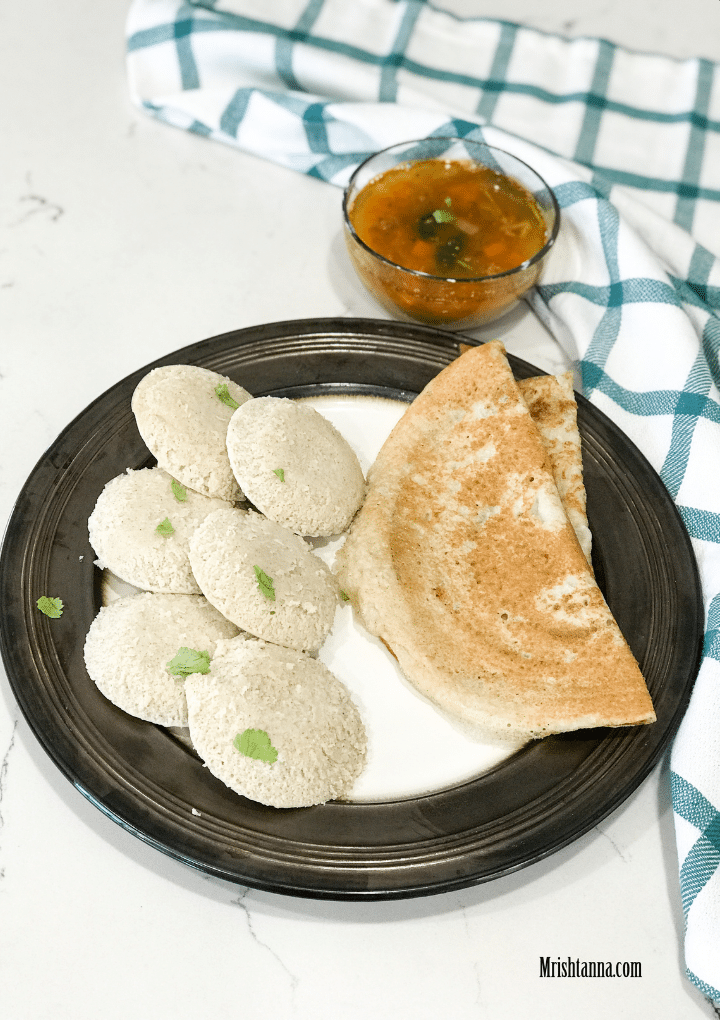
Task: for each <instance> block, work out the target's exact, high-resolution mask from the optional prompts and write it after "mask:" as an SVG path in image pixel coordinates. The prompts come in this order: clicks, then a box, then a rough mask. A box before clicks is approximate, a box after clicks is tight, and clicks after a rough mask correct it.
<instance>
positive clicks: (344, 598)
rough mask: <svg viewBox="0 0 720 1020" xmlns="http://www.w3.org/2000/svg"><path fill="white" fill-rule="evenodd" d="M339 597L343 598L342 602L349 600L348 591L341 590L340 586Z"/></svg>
mask: <svg viewBox="0 0 720 1020" xmlns="http://www.w3.org/2000/svg"><path fill="white" fill-rule="evenodd" d="M340 598H341V599H342V600H343V602H349V601H350V596H349V595H348V593H347V592H346V591H343V590H342V588H341V589H340Z"/></svg>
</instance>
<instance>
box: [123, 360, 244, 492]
mask: <svg viewBox="0 0 720 1020" xmlns="http://www.w3.org/2000/svg"><path fill="white" fill-rule="evenodd" d="M218 387H219V388H220V393H221V394H225V395H226V399H225V400H223V399H222V397H221V396H219V395H218V392H217V391H218ZM251 396H252V395H251V394H250V393H248V392H247V390H245V389H243V387H242V386H238V384H237V383H235V382H233V380H232V379H229V378H228V377H227V376H224V375H220V374H219V373H218V372H212V371H211V370H210V369H207V368H200V367H199V366H198V365H163V366H161V367H160V368H154V369H153V370H152V371H151V372H148V374H147V375H146V376H144V377H143V378H142V379H141V380H140V382H139V383H138V385H137V386H136V387H135V392H134V393H133V397H132V410H133V413H134V415H135V420H136V422H137V427H138V431H139V432H140V435H141V436H142V438H143V440H144V442H145V444H146V446H147V447H148V449H149V450H150V452H151V453H152V454H153V456H154V457H155V458H156V459H157V462H158V464H159V465H160V467H162V468H165V470H166V471H168V472H169V473H170V474H171V475H173V477H174V478H177V479H178V480H179V481H181V482H182V483H183V485H187V486H189V487H190V488H191V489H194V490H195V491H196V492H201V493H203V494H204V495H206V496H217V497H219V498H220V499H224V500H228V501H230V502H233V501H236V500H239V499H241V498H242V492H241V491H240V489H239V487H238V484H237V481H236V480H235V476H234V474H233V472H232V468H231V467H230V461H229V460H228V455H227V447H226V445H225V437H226V435H227V427H228V423H229V422H230V419H231V418H232V415H233V411H234V410H235V408H236V407H237V406H238V405H240V404H243V403H245V401H246V400H250V399H251Z"/></svg>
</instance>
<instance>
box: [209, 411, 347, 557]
mask: <svg viewBox="0 0 720 1020" xmlns="http://www.w3.org/2000/svg"><path fill="white" fill-rule="evenodd" d="M227 449H228V455H229V457H230V464H231V467H232V469H233V471H234V473H235V477H236V479H237V481H238V484H239V485H240V487H241V488H242V490H243V492H244V493H245V495H246V496H247V498H248V499H249V500H250V501H251V502H252V503H253V504H254V505H255V506H256V507H257V508H258V510H260V511H261V512H262V513H263V514H265V516H266V517H269V518H270V519H271V520H273V521H277V522H278V523H279V524H282V525H284V527H286V528H290V530H291V531H294V532H295V533H296V534H298V535H309V536H313V537H315V536H320V535H325V536H327V535H339V534H341V533H342V532H343V531H345V529H346V528H347V527H348V526H349V524H350V522H351V521H352V519H353V517H354V516H355V513H356V512H357V510H358V508H359V507H360V504H361V503H362V501H363V497H364V495H365V478H364V477H363V473H362V468H361V467H360V463H359V461H358V459H357V457H356V455H355V452H354V450H353V449H352V447H351V446H350V445H349V443H348V442H347V440H346V439H345V438H344V437H343V436H342V435H341V434H340V433H339V432H338V430H337V429H336V428H335V426H334V425H333V424H332V422H330V421H328V419H327V418H325V417H323V415H321V414H320V413H319V412H318V411H316V410H315V409H314V408H313V407H310V406H309V405H308V404H301V403H298V402H297V401H295V400H288V399H287V398H285V397H256V398H255V399H254V400H252V401H248V402H247V403H245V404H243V405H242V407H239V408H238V409H237V410H236V411H235V413H234V414H233V416H232V418H231V419H230V424H229V426H228V432H227Z"/></svg>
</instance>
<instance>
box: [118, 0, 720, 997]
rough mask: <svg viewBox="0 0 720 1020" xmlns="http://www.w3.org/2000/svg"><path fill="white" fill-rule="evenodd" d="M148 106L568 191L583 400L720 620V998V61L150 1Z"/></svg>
mask: <svg viewBox="0 0 720 1020" xmlns="http://www.w3.org/2000/svg"><path fill="white" fill-rule="evenodd" d="M128 75H129V82H130V90H131V94H132V96H133V99H134V100H135V102H136V103H137V104H138V105H139V106H140V107H142V108H143V109H144V110H146V111H147V112H148V113H149V114H151V115H153V116H155V117H158V118H160V119H161V120H163V121H165V122H166V123H168V124H171V125H174V126H176V127H180V128H184V129H186V130H188V131H192V132H195V133H197V134H199V135H203V136H206V137H208V138H211V139H215V140H217V141H221V142H225V143H227V144H231V145H235V146H237V147H239V148H241V149H243V150H245V151H248V152H251V153H255V154H256V155H259V156H262V157H264V158H267V159H270V160H274V161H276V162H278V163H281V164H283V165H285V166H287V167H291V168H293V169H295V170H298V171H300V172H303V173H306V174H311V175H313V176H315V177H319V178H321V179H323V180H326V181H328V182H330V183H332V184H335V185H340V186H342V185H344V184H345V183H346V182H347V180H348V178H349V176H350V174H351V172H352V170H353V169H354V168H355V166H357V164H358V163H359V162H361V161H362V160H363V159H364V158H365V157H366V156H368V155H369V154H370V153H372V152H374V151H376V150H378V149H381V148H383V147H385V146H387V145H391V144H393V143H395V142H400V141H405V140H409V139H412V138H421V137H425V136H427V135H455V136H457V135H459V136H467V137H470V138H479V139H483V140H485V141H486V142H488V143H489V144H491V145H495V146H498V147H499V148H504V149H507V150H508V151H510V152H512V153H513V154H514V155H516V156H519V157H520V158H521V159H524V160H525V161H526V162H527V163H529V164H530V165H531V166H533V167H535V169H536V170H538V172H539V173H540V174H541V175H542V176H543V177H544V178H545V180H546V181H547V182H548V183H549V184H550V186H551V187H552V188H553V189H554V191H555V193H556V196H557V198H558V201H559V203H560V206H561V208H562V227H561V231H560V235H559V237H558V241H557V244H556V249H555V251H554V253H553V257H552V259H551V261H550V265H549V266H548V272H547V274H546V275H545V276H544V278H543V282H542V285H541V286H540V287H539V288H537V290H536V291H535V292H533V294H532V296H531V298H530V301H531V303H532V305H533V308H534V309H535V311H536V313H537V314H538V316H539V317H540V318H541V319H542V321H543V322H544V323H545V324H546V325H547V327H548V328H549V329H550V330H551V332H552V333H553V334H554V336H555V337H556V338H557V340H558V341H559V342H560V344H561V345H562V346H563V348H564V349H565V350H566V352H567V353H568V355H569V356H570V357H571V358H572V359H573V361H574V362H575V363H576V365H577V366H578V369H579V372H580V374H581V377H582V386H583V391H584V393H585V395H586V396H587V397H589V399H590V400H591V401H592V402H593V403H595V404H596V405H597V406H598V407H600V408H601V409H602V410H603V411H604V412H605V413H606V414H607V415H609V417H610V418H612V419H613V420H614V421H615V422H616V423H617V424H618V425H619V426H620V428H622V429H623V430H624V431H625V432H626V433H627V434H628V435H629V436H630V437H631V438H632V439H633V440H634V442H635V443H636V444H637V445H638V446H639V447H640V449H641V450H642V451H643V453H644V454H645V456H646V457H647V458H648V460H649V461H650V462H651V464H652V465H653V466H654V467H655V468H656V470H657V471H658V472H659V473H660V475H661V477H662V479H663V481H664V483H665V485H666V487H667V489H668V491H669V492H670V494H671V496H672V498H673V499H674V500H675V503H676V505H677V507H678V510H679V512H680V514H681V516H682V518H683V520H684V522H685V525H686V527H687V529H688V532H689V534H690V536H691V539H692V543H693V548H694V551H695V554H696V557H697V561H698V565H699V568H700V573H701V578H702V584H703V591H704V598H705V605H706V612H707V624H706V635H705V645H704V651H703V659H702V664H701V667H700V672H699V675H698V678H697V682H696V684H695V689H694V691H693V695H692V698H691V702H690V706H689V709H688V712H687V714H686V716H685V718H684V720H683V723H682V725H681V728H680V730H679V732H678V735H677V737H676V739H675V741H674V745H673V749H672V754H671V766H672V770H671V776H672V796H673V807H674V814H675V829H676V834H677V846H678V854H679V860H680V887H681V893H682V901H683V908H684V911H685V917H686V936H685V952H686V965H687V973H688V977H689V978H690V979H691V980H692V981H693V982H694V983H695V984H696V985H697V986H698V987H699V988H700V989H701V990H702V991H703V992H704V993H705V994H706V995H707V996H708V997H709V998H711V999H714V1000H716V1001H720V869H719V865H720V725H719V721H720V394H719V390H718V387H719V385H720V367H719V365H718V354H719V352H720V261H719V259H718V256H720V69H719V68H718V65H715V64H713V63H712V62H710V61H707V60H703V59H694V60H673V59H671V58H669V57H665V56H659V55H654V54H648V53H637V52H630V51H628V50H626V49H623V48H621V47H619V46H616V45H613V44H612V43H610V42H607V41H605V40H601V39H588V38H579V39H566V38H562V37H560V36H556V35H549V34H547V33H542V32H539V31H536V30H534V29H530V28H527V27H525V26H522V25H516V24H511V23H509V22H505V21H498V20H491V19H486V18H473V19H460V18H457V17H454V16H453V15H450V14H448V13H446V12H443V11H442V10H439V9H437V8H436V7H434V6H433V5H432V4H430V3H427V2H423V0H353V2H352V3H348V2H347V0H274V2H273V3H267V2H260V0H217V2H212V0H205V2H200V0H195V2H188V3H184V2H180V0H134V2H133V4H132V7H131V10H130V14H129V19H128Z"/></svg>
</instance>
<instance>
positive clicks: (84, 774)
mask: <svg viewBox="0 0 720 1020" xmlns="http://www.w3.org/2000/svg"><path fill="white" fill-rule="evenodd" d="M459 339H460V340H462V337H458V336H457V335H454V334H449V333H445V332H442V331H439V330H435V329H431V328H427V327H421V326H411V325H404V324H400V323H394V322H380V321H374V320H364V319H355V320H353V319H318V320H303V321H299V322H285V323H273V324H269V325H264V326H258V327H251V328H250V329H244V330H239V331H237V332H233V333H226V334H224V335H223V336H219V337H214V338H212V339H210V340H206V341H204V342H202V343H198V344H193V345H192V346H190V347H186V348H184V349H183V350H180V351H176V352H175V353H174V354H172V355H169V356H168V357H166V358H162V359H160V360H159V361H156V362H154V363H153V364H152V365H147V366H145V367H144V368H142V369H140V370H139V371H137V372H135V373H134V374H133V375H131V376H129V377H128V378H126V379H124V380H123V381H122V382H120V383H118V384H117V385H116V386H113V387H112V388H111V389H110V390H108V391H107V392H106V393H104V394H103V395H102V396H101V397H99V398H98V399H97V400H96V401H95V402H94V403H92V404H91V405H90V406H89V407H88V408H87V409H86V410H85V411H83V413H82V414H81V415H79V417H78V418H76V419H75V421H74V422H72V424H70V425H69V426H68V427H67V428H66V429H65V430H64V432H63V433H62V434H61V435H60V436H59V438H58V439H57V440H56V441H55V443H54V444H53V445H52V446H51V447H50V449H49V450H48V451H47V453H46V454H45V455H44V456H43V457H42V459H41V460H40V462H39V463H38V464H37V466H36V467H35V470H34V471H33V473H32V474H31V476H30V478H29V479H28V481H27V483H26V484H25V487H24V489H23V491H22V492H21V494H20V497H19V499H18V501H17V504H16V507H15V509H14V512H13V515H12V517H11V520H10V523H9V526H8V530H7V534H6V539H5V544H4V548H3V552H2V558H1V559H0V604H2V606H3V612H2V617H1V620H0V639H1V641H2V653H3V659H4V662H5V667H6V669H7V673H8V677H9V678H10V683H11V685H12V688H13V691H14V693H15V697H16V698H17V700H18V702H19V704H20V707H21V709H22V711H23V713H24V715H25V718H26V719H27V721H28V723H29V725H30V727H31V728H32V730H33V731H34V733H35V735H36V736H37V738H38V740H39V741H40V743H41V744H42V746H43V747H44V748H45V750H46V751H47V753H48V754H49V756H50V757H51V758H52V760H53V761H54V762H55V764H56V765H57V766H58V768H60V769H61V771H62V772H63V773H64V774H65V775H66V776H67V777H68V778H69V779H70V780H71V781H72V782H73V783H74V784H75V786H76V787H77V789H78V790H80V791H81V793H83V794H84V795H85V796H86V797H87V798H88V799H89V800H90V801H91V802H92V803H93V804H95V805H96V806H97V807H98V808H99V809H100V810H101V811H103V812H104V813H105V814H106V815H107V816H108V817H110V818H112V819H113V820H114V821H116V822H118V823H119V824H120V825H122V826H123V827H124V828H125V829H127V830H128V831H130V832H132V833H133V834H134V835H136V836H138V837H139V838H140V839H142V840H144V841H145V842H146V843H149V844H150V845H151V846H154V847H156V848H157V849H158V850H162V851H163V852H165V853H167V854H169V855H170V856H171V857H174V858H175V859H177V860H180V861H183V862H184V863H186V864H189V865H192V866H194V867H196V868H199V869H201V870H202V871H205V872H208V873H210V874H212V875H216V876H219V877H221V878H224V879H227V880H229V881H232V882H239V883H242V884H245V885H249V886H253V887H257V888H261V889H269V890H273V891H275V892H282V893H290V894H293V895H298V896H314V897H325V898H334V899H381V898H382V899H388V898H396V897H406V896H417V895H423V894H428V893H437V892H443V891H447V890H450V889H456V888H460V887H463V886H467V885H471V884H474V883H478V882H484V881H488V880H490V879H494V878H497V877H499V876H500V875H504V874H507V873H508V872H511V871H514V870H516V869H518V868H522V867H524V866H525V865H527V864H530V863H531V862H533V861H537V860H539V859H540V858H542V857H545V856H547V855H548V854H551V853H553V852H554V851H556V850H558V849H559V848H560V847H562V846H565V845H566V844H568V843H570V842H571V841H572V840H574V839H577V838H578V837H579V836H580V835H581V834H582V833H584V832H586V831H587V830H588V829H590V828H591V827H592V826H593V825H595V824H597V822H598V821H599V820H600V819H601V818H603V817H604V816H605V815H607V814H608V813H609V812H610V811H612V810H613V808H615V807H617V806H618V805H619V804H620V803H621V802H622V801H623V800H624V799H625V798H626V797H627V796H628V795H629V794H630V793H631V792H632V791H633V790H634V789H635V788H636V787H637V786H638V785H639V784H640V783H641V782H642V780H643V779H644V778H645V777H646V776H647V774H648V773H649V772H650V770H651V769H652V767H653V766H654V765H655V763H656V762H657V761H658V759H659V757H660V756H661V754H662V753H663V751H664V749H665V748H666V746H667V744H668V742H669V741H670V739H671V737H672V735H673V734H674V732H675V730H676V728H677V726H678V724H679V722H680V719H681V717H682V715H683V712H684V710H685V708H686V705H687V701H688V699H689V696H690V691H691V688H692V684H693V681H694V678H695V675H696V672H697V668H698V663H699V655H700V648H701V640H702V631H703V606H702V597H701V589H700V584H699V579H698V574H697V568H696V564H695V560H694V557H693V553H692V549H691V546H690V541H689V539H688V536H687V533H686V531H685V529H684V527H683V525H682V523H681V521H680V518H679V516H678V514H677V512H676V510H675V507H674V505H673V503H672V501H671V499H670V497H669V496H668V494H667V492H666V490H665V488H664V487H663V485H662V482H661V481H660V479H659V477H658V476H657V474H656V473H655V471H654V470H653V469H652V468H651V467H650V465H649V464H648V462H647V461H646V460H645V458H644V457H643V456H642V455H641V454H640V453H639V451H638V450H637V449H636V448H635V446H633V444H632V443H631V442H630V441H629V440H628V439H627V438H626V437H625V436H624V435H623V434H622V433H621V432H620V431H619V430H618V429H617V428H616V427H615V426H614V425H613V424H612V422H610V421H609V419H608V418H606V417H605V416H604V415H603V414H602V413H601V412H600V411H598V410H597V409H596V408H594V407H593V406H591V405H590V404H589V403H588V402H587V401H585V400H584V399H582V398H580V400H579V422H580V431H581V434H582V440H583V447H584V461H585V480H586V487H587V492H588V516H589V520H590V526H591V528H592V531H593V535H594V546H595V554H594V565H595V570H596V574H597V577H598V580H599V583H600V585H601V587H602V589H603V591H604V592H605V595H606V598H607V600H608V602H609V603H610V606H611V608H612V610H613V612H614V614H615V617H616V619H617V621H618V623H619V625H620V627H621V629H622V631H623V633H624V634H625V636H626V637H627V639H628V641H629V643H630V646H631V647H632V649H633V652H634V653H635V655H636V657H637V659H638V661H639V663H640V666H641V668H642V670H643V673H644V674H645V677H646V678H647V681H648V685H649V688H650V691H651V694H652V697H653V701H654V703H655V708H656V711H657V716H658V721H657V723H655V724H654V725H652V726H641V727H635V728H629V729H621V730H592V731H583V732H579V733H570V734H566V735H563V736H557V737H549V738H547V739H545V740H543V741H539V742H536V743H534V744H531V745H529V746H527V747H526V748H524V749H523V750H522V751H520V752H519V753H518V754H516V755H514V756H513V757H512V758H510V759H508V760H507V761H505V762H503V763H502V764H500V765H499V766H498V767H496V768H494V769H493V770H492V771H491V772H489V773H487V774H485V775H483V776H481V777H480V778H478V779H474V780H472V781H470V782H465V783H462V784H460V785H458V786H456V787H454V788H453V789H450V790H447V791H444V792H442V793H437V794H432V795H429V796H423V797H417V798H415V799H412V800H407V801H397V802H387V803H380V804H355V805H353V804H341V803H330V804H326V805H323V806H321V807H315V808H304V809H299V810H291V811H279V810H275V809H273V808H266V807H264V806H263V805H261V804H256V803H253V802H251V801H248V800H245V799H244V798H241V797H238V796H237V795H235V794H234V793H231V792H230V791H228V790H227V789H226V788H225V787H224V786H223V785H222V784H221V783H220V782H219V781H216V780H215V779H214V778H213V777H212V776H211V775H210V774H209V773H208V771H207V769H205V768H203V767H202V766H201V765H200V763H199V762H198V761H197V760H196V758H195V757H194V756H193V755H192V754H190V753H189V752H188V751H186V750H185V749H184V748H183V747H182V746H181V745H180V744H179V743H178V742H177V741H176V740H174V739H173V738H172V737H171V736H170V735H169V734H168V733H166V732H165V731H164V730H162V729H160V728H158V727H156V726H153V725H151V724H149V723H144V722H141V721H139V720H137V719H134V718H131V717H130V716H128V715H125V714H124V713H123V712H121V711H120V710H118V709H116V708H115V707H114V706H113V705H111V704H110V702H108V701H106V700H105V698H104V697H103V696H102V695H101V694H99V692H98V691H97V689H96V687H95V685H94V684H93V683H92V682H90V680H89V679H88V676H87V673H86V671H85V667H84V663H83V652H82V649H83V642H84V639H85V634H86V632H87V630H88V628H89V626H90V623H91V621H92V620H93V618H94V616H95V614H96V613H97V611H98V609H99V606H100V592H99V578H98V573H99V572H98V571H97V570H96V569H95V568H94V567H93V558H94V556H93V552H92V550H91V548H90V546H89V544H88V536H87V519H88V516H89V515H90V512H91V511H92V509H93V506H94V504H95V501H96V499H97V497H98V495H99V493H100V492H101V490H102V488H103V486H104V485H105V483H106V482H107V481H109V479H111V478H113V477H114V476H115V475H117V474H119V473H120V472H122V471H124V470H125V469H126V468H128V467H132V468H137V467H142V466H145V465H147V464H148V463H150V462H151V460H150V458H149V456H148V452H147V449H146V448H145V445H144V444H143V442H142V440H141V439H140V436H139V434H138V431H137V429H136V427H135V420H134V417H133V415H132V412H131V410H130V398H131V395H132V392H133V390H134V388H135V386H136V385H137V383H138V382H139V380H140V379H141V377H142V376H143V375H145V373H146V372H147V371H148V370H149V369H150V368H153V367H155V366H157V365H163V364H172V363H177V362H186V363H188V364H195V365H202V366H204V367H206V368H210V369H214V370H216V371H219V372H222V373H224V374H226V375H228V376H230V377H231V378H233V379H235V380H237V381H238V382H239V383H241V384H242V385H243V386H245V387H246V388H247V389H248V390H250V392H251V393H254V394H255V395H257V396H260V395H263V394H275V395H282V396H299V395H303V396H311V395H317V394H324V393H331V394H334V393H345V394H371V395H380V396H386V397H392V398H399V399H402V400H411V399H412V398H413V396H414V395H415V394H416V393H418V392H419V391H420V390H421V389H422V387H423V386H424V385H425V384H426V383H427V382H428V381H429V380H430V379H431V378H432V377H433V376H435V375H436V374H437V373H438V372H439V371H440V370H441V369H442V368H443V367H444V366H445V365H446V364H448V362H450V361H451V360H452V359H453V358H455V357H456V356H457V354H458V346H457V345H458V340H459ZM511 361H512V364H513V368H514V371H515V372H516V374H517V376H518V377H520V378H522V377H525V376H528V375H533V374H538V370H537V369H534V368H533V367H532V366H531V365H528V364H527V363H526V362H522V361H519V360H517V359H511ZM45 594H48V595H53V596H60V597H61V598H63V599H64V601H65V607H66V608H65V612H64V614H63V616H62V617H61V618H60V619H57V620H50V619H48V618H47V617H45V616H43V615H42V614H41V613H39V612H38V610H37V609H36V606H35V603H36V600H37V599H38V597H39V596H40V595H45ZM599 679H601V678H599ZM193 809H195V811H196V812H199V814H194V813H193Z"/></svg>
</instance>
